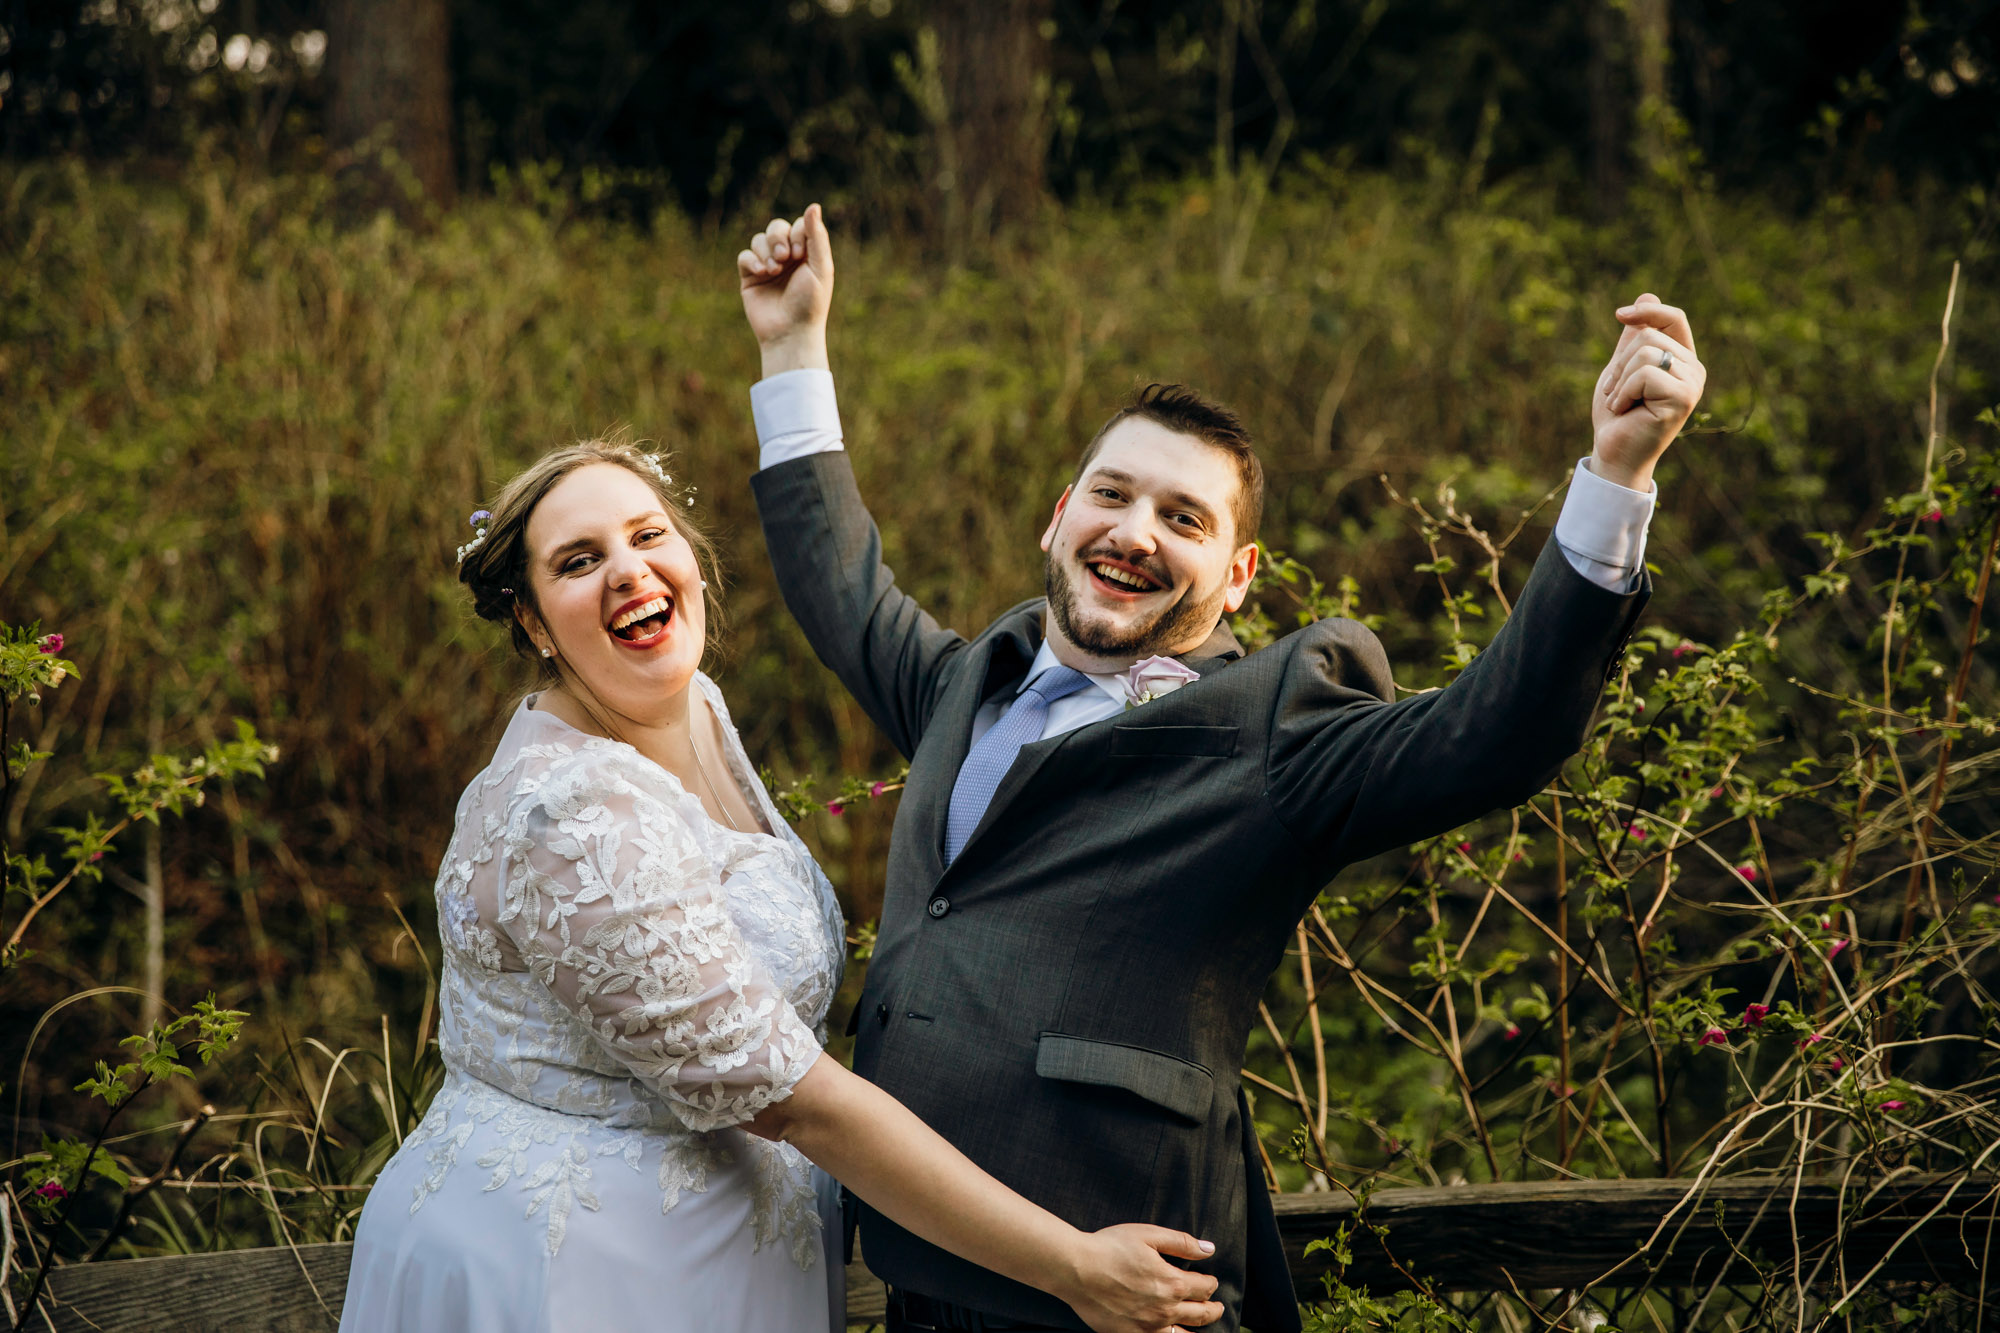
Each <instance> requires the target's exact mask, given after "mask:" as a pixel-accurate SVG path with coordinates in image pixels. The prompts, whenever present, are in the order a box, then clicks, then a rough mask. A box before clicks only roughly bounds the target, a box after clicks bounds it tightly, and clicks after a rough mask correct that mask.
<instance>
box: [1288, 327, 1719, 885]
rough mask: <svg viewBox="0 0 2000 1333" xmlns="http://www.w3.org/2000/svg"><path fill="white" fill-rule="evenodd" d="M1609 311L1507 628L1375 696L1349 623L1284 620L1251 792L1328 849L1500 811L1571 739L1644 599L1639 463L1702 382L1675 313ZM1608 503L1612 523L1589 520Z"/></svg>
mask: <svg viewBox="0 0 2000 1333" xmlns="http://www.w3.org/2000/svg"><path fill="white" fill-rule="evenodd" d="M1618 319H1619V321H1620V322H1621V323H1622V324H1624V326H1625V330H1624V333H1623V335H1622V336H1621V337H1620V339H1619V342H1618V346H1617V347H1616V349H1615V350H1614V351H1613V352H1612V355H1611V359H1610V362H1609V363H1608V364H1607V365H1606V366H1605V368H1604V372H1603V374H1602V375H1601V376H1599V378H1598V382H1597V389H1596V392H1595V394H1594V395H1593V398H1592V408H1591V419H1592V424H1593V427H1594V429H1595V440H1594V443H1593V448H1592V453H1591V456H1590V458H1589V459H1588V460H1586V462H1585V463H1583V464H1580V465H1579V466H1578V469H1577V474H1576V478H1575V480H1574V482H1573V483H1572V486H1571V494H1570V496H1569V499H1568V501H1567V503H1566V504H1565V506H1564V509H1563V516H1562V518H1561V519H1559V520H1558V522H1557V524H1556V532H1555V536H1554V538H1553V539H1552V540H1551V541H1550V542H1549V543H1548V544H1547V545H1546V546H1545V547H1544V548H1543V550H1542V555H1541V559H1540V560H1539V561H1537V562H1536V565H1535V570H1534V573H1533V574H1532V575H1531V576H1530V577H1529V579H1528V582H1527V585H1526V586H1525V587H1524V588H1523V589H1522V591H1521V594H1520V596H1519V598H1518V599H1517V600H1516V602H1515V605H1514V609H1513V612H1512V614H1511V615H1509V616H1508V618H1507V623H1506V624H1505V625H1503V626H1501V629H1500V632H1499V633H1498V634H1497V635H1495V636H1494V639H1493V642H1492V644H1491V645H1490V646H1489V647H1488V648H1487V649H1486V651H1485V652H1483V653H1481V654H1480V655H1479V656H1478V658H1477V659H1475V660H1474V661H1473V663H1472V664H1471V665H1470V666H1468V667H1467V668H1466V669H1465V670H1464V671H1463V672H1461V673H1460V674H1459V677H1458V679H1457V680H1456V681H1454V682H1453V683H1452V684H1451V685H1450V686H1448V687H1447V688H1445V689H1442V690H1435V691H1431V692H1429V693H1426V694H1421V695H1418V696H1416V697H1414V698H1409V699H1404V700H1401V701H1400V702H1395V703H1390V702H1386V700H1387V699H1388V698H1389V697H1390V691H1389V689H1388V688H1387V668H1388V662H1387V659H1386V658H1384V657H1383V655H1382V650H1381V646H1380V645H1379V644H1378V643H1376V642H1375V638H1374V636H1373V635H1372V634H1370V633H1369V632H1368V631H1367V630H1366V629H1364V628H1363V627H1361V626H1360V625H1357V624H1355V623H1354V622H1352V621H1322V622H1320V623H1319V624H1317V625H1314V626H1311V627H1310V628H1308V629H1306V630H1302V631H1301V632H1300V635H1299V641H1298V642H1297V643H1296V644H1295V645H1294V647H1293V651H1292V652H1291V653H1290V654H1289V656H1288V658H1287V659H1286V666H1285V674H1284V677H1283V679H1282V681H1281V682H1280V685H1279V689H1278V691H1277V698H1276V708H1275V711H1274V713H1273V716H1272V719H1271V729H1270V733H1269V734H1270V748H1269V751H1268V753H1267V756H1266V766H1267V775H1268V784H1267V788H1266V790H1267V792H1268V793H1269V796H1270V799H1271V802H1272V805H1273V807H1274V810H1275V812H1276V813H1277V814H1278V816H1279V817H1280V818H1281V819H1282V820H1283V821H1284V823H1285V824H1286V826H1287V827H1288V828H1290V829H1291V830H1292V832H1293V833H1294V834H1295V835H1296V836H1297V837H1298V838H1299V839H1300V840H1301V841H1302V842H1304V843H1306V844H1307V845H1308V846H1310V847H1312V848H1313V849H1314V850H1315V851H1316V852H1318V853H1319V854H1321V855H1323V856H1325V857H1326V858H1327V859H1328V860H1329V861H1331V862H1334V863H1338V864H1345V863H1347V862H1351V861H1355V860H1359V859H1361V858H1363V857H1366V856H1370V855H1373V854H1375V853H1377V852H1381V851H1386V850H1388V849H1390V848H1393V847H1397V846H1402V845H1407V844H1408V843H1411V842H1415V841H1417V840H1419V839H1421V838H1426V837H1431V836H1434V835H1436V834H1439V833H1443V832H1445V831H1447V830H1449V829H1452V828H1454V827H1456V826H1458V825H1459V824H1463V823H1465V822H1466V821H1468V820H1471V819H1475V818H1477V817H1479V816H1480V815H1483V814H1486V813H1488V812H1490V811H1493V810H1497V809H1505V808H1507V807H1509V806H1514V805H1518V804H1520V803H1521V802H1523V801H1525V800H1527V799H1528V798H1529V797H1531V796H1533V795H1534V794H1535V793H1536V792H1537V791H1539V790H1541V788H1542V787H1543V785H1544V784H1546V783H1547V782H1548V780H1549V779H1550V778H1552V777H1553V776H1554V775H1555V774H1556V772H1557V771H1558V770H1559V769H1560V768H1561V767H1562V765H1563V763H1564V761H1566V760H1567V759H1568V758H1569V757H1570V756H1571V755H1573V754H1575V753H1576V751H1577V750H1578V749H1579V748H1581V746H1582V744H1583V740H1584V737H1585V735H1586V734H1587V733H1588V730H1589V726H1590V719H1591V714H1592V712H1593V711H1594V710H1595V707H1596V703H1597V696H1598V694H1599V692H1600V691H1601V690H1602V688H1603V684H1604V680H1605V677H1606V675H1607V674H1608V673H1609V672H1610V671H1611V670H1613V669H1614V668H1615V667H1616V665H1617V663H1618V661H1619V659H1620V657H1621V655H1622V653H1623V650H1624V646H1625V644H1626V642H1627V640H1629V639H1630V637H1631V634H1632V629H1633V626H1634V624H1635V623H1636V621H1637V618H1638V615H1639V612H1640V610H1641V609H1642V608H1643V606H1644V605H1645V602H1646V599H1647V597H1648V595H1649V594H1650V586H1649V585H1648V583H1647V581H1646V578H1645V574H1644V570H1643V565H1642V553H1643V549H1644V522H1643V519H1644V516H1645V514H1646V513H1649V512H1650V508H1651V504H1650V498H1649V497H1650V494H1651V492H1652V489H1653V485H1652V476H1653V469H1654V466H1655V465H1656V464H1657V463H1658V462H1659V459H1660V457H1661V456H1662V455H1663V454H1664V453H1665V452H1666V450H1667V447H1668V446H1669V445H1670V444H1671V443H1672V442H1673V439H1674V437H1675V436H1676V435H1677V434H1678V433H1679V431H1680V429H1681V427H1682V426H1683V425H1684V424H1685V423H1686V421H1687V419H1688V417H1689V416H1690V415H1691V414H1692V413H1693V411H1694V407H1695V404H1696V403H1697V402H1698V401H1699V400H1700V398H1701V393H1702V389H1703V388H1704V387H1705V385H1706V382H1707V372H1706V371H1705V370H1704V369H1703V367H1702V365H1701V363H1700V361H1699V360H1697V359H1696V357H1695V351H1694V335H1693V333H1692V331H1691V330H1690V328H1689V326H1688V321H1687V317H1686V315H1684V314H1683V313H1682V312H1681V311H1679V310H1677V309H1675V308H1673V307H1671V306H1666V305H1662V304H1660V302H1659V301H1658V299H1657V298H1655V297H1654V296H1652V295H1651V294H1647V295H1644V296H1641V297H1640V298H1639V299H1638V300H1637V301H1636V302H1634V303H1633V304H1632V305H1630V306H1626V307H1623V308H1622V309H1620V310H1619V311H1618ZM1642 501H1643V503H1642ZM1620 510H1622V511H1624V513H1625V514H1626V515H1627V518H1626V521H1624V522H1622V523H1621V522H1612V521H1607V520H1608V519H1609V518H1610V517H1611V516H1612V515H1613V514H1615V513H1616V512H1618V511H1620ZM1635 519H1636V521H1634V520H1635Z"/></svg>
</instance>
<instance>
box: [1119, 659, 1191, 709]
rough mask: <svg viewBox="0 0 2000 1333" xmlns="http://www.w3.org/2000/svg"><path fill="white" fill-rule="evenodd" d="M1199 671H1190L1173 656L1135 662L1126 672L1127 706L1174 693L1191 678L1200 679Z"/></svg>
mask: <svg viewBox="0 0 2000 1333" xmlns="http://www.w3.org/2000/svg"><path fill="white" fill-rule="evenodd" d="M1200 679H1201V673H1200V672H1199V671H1190V670H1189V669H1188V668H1186V667H1184V666H1182V665H1181V664H1180V663H1179V662H1176V661H1175V660H1174V659H1173V658H1171V657H1149V658H1147V659H1146V660H1145V661H1143V662H1134V663H1133V664H1132V667H1131V669H1130V670H1129V671H1127V672H1126V673H1125V678H1124V681H1123V684H1124V686H1125V706H1126V707H1127V708H1137V707H1138V706H1139V705H1140V704H1149V703H1151V702H1153V700H1155V699H1158V698H1160V697H1161V696H1163V695H1168V694H1172V693H1173V692H1174V691H1175V690H1177V689H1179V688H1180V687H1181V686H1183V685H1185V684H1187V683H1188V682H1189V681H1191V680H1200Z"/></svg>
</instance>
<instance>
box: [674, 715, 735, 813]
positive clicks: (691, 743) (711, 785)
mask: <svg viewBox="0 0 2000 1333" xmlns="http://www.w3.org/2000/svg"><path fill="white" fill-rule="evenodd" d="M695 729H696V723H695V720H694V719H693V718H689V719H688V748H689V749H690V750H693V751H694V766H695V768H696V770H697V771H699V772H700V774H701V780H702V781H703V782H705V783H707V784H708V795H709V799H710V800H712V801H714V802H715V808H716V809H718V810H720V811H721V812H722V817H723V818H724V819H726V820H728V821H729V827H730V828H732V829H734V830H735V831H736V832H738V833H742V832H745V831H746V830H745V829H744V827H743V826H742V825H741V824H739V823H737V822H736V816H735V815H732V814H730V813H729V804H728V802H726V801H724V800H723V799H722V792H721V791H720V790H718V789H717V788H716V785H715V779H714V778H712V777H710V776H709V775H708V765H707V763H705V762H704V761H703V760H702V757H701V746H700V745H699V744H698V743H697V742H696V740H695V734H694V733H695Z"/></svg>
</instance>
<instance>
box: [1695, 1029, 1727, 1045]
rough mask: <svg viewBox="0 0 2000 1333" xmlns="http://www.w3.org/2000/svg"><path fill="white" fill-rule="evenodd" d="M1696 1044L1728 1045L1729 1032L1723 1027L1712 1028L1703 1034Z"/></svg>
mask: <svg viewBox="0 0 2000 1333" xmlns="http://www.w3.org/2000/svg"><path fill="white" fill-rule="evenodd" d="M1695 1044H1696V1045H1698V1046H1727V1045H1729V1034H1728V1033H1727V1032H1724V1031H1723V1030H1722V1029H1721V1028H1710V1029H1709V1030H1708V1031H1706V1032H1704V1033H1702V1034H1701V1040H1700V1041H1699V1042H1696V1043H1695Z"/></svg>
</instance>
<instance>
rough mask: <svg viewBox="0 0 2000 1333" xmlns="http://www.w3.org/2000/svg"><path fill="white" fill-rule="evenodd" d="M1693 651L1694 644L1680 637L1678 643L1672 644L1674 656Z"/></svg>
mask: <svg viewBox="0 0 2000 1333" xmlns="http://www.w3.org/2000/svg"><path fill="white" fill-rule="evenodd" d="M1693 651H1694V645H1693V644H1692V643H1690V642H1688V641H1687V640H1686V639H1682V640H1681V641H1680V642H1679V643H1677V644H1675V645H1674V656H1675V657H1686V656H1687V655H1688V654H1689V653H1691V652H1693Z"/></svg>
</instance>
